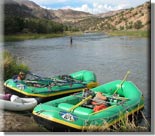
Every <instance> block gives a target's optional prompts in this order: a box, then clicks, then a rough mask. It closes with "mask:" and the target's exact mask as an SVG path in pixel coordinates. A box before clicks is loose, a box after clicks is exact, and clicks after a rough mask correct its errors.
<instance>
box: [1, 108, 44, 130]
mask: <svg viewBox="0 0 155 136" xmlns="http://www.w3.org/2000/svg"><path fill="white" fill-rule="evenodd" d="M0 131H1V132H47V130H46V129H45V128H43V127H41V126H39V125H38V124H37V123H36V122H35V120H34V119H33V116H32V114H31V113H30V112H29V113H28V112H24V113H23V112H22V113H19V112H10V111H2V110H1V111H0Z"/></svg>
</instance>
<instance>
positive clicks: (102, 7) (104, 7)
mask: <svg viewBox="0 0 155 136" xmlns="http://www.w3.org/2000/svg"><path fill="white" fill-rule="evenodd" d="M126 7H127V5H126V4H120V5H117V6H112V5H108V4H99V3H93V4H92V7H90V6H88V4H83V5H81V6H80V7H76V8H74V7H70V6H68V7H64V8H71V9H73V10H78V11H84V12H90V13H92V14H98V13H105V12H108V11H114V10H119V9H124V8H126Z"/></svg>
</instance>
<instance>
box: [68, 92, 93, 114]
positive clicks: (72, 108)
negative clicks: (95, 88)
mask: <svg viewBox="0 0 155 136" xmlns="http://www.w3.org/2000/svg"><path fill="white" fill-rule="evenodd" d="M91 98H92V96H91V95H90V96H88V97H86V98H85V99H83V100H82V101H81V102H79V103H78V104H76V105H74V106H73V107H71V108H70V109H69V110H68V111H69V112H72V111H73V110H74V109H75V108H77V107H78V106H80V105H82V104H83V103H85V102H86V101H87V100H89V99H91Z"/></svg>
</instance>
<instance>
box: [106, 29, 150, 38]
mask: <svg viewBox="0 0 155 136" xmlns="http://www.w3.org/2000/svg"><path fill="white" fill-rule="evenodd" d="M107 33H108V34H109V35H111V36H124V35H125V36H131V37H146V38H148V37H149V36H150V33H149V31H143V30H137V31H136V30H134V31H110V32H107Z"/></svg>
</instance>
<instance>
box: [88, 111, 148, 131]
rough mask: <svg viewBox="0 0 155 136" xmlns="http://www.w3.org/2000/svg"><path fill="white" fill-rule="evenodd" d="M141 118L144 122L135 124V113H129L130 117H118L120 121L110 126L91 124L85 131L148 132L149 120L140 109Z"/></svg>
mask: <svg viewBox="0 0 155 136" xmlns="http://www.w3.org/2000/svg"><path fill="white" fill-rule="evenodd" d="M140 114H141V117H142V119H144V121H145V123H144V125H143V126H140V125H137V121H138V120H136V118H135V115H134V114H133V115H131V118H128V116H126V117H124V118H122V119H120V121H119V122H118V123H116V124H114V125H112V126H111V127H108V128H106V125H108V124H106V123H105V124H104V125H103V126H101V127H98V126H93V125H91V126H90V127H89V128H88V130H87V131H89V132H90V131H91V132H92V131H96V132H149V131H150V125H149V122H148V121H147V120H146V118H145V116H144V114H143V112H142V111H140Z"/></svg>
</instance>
